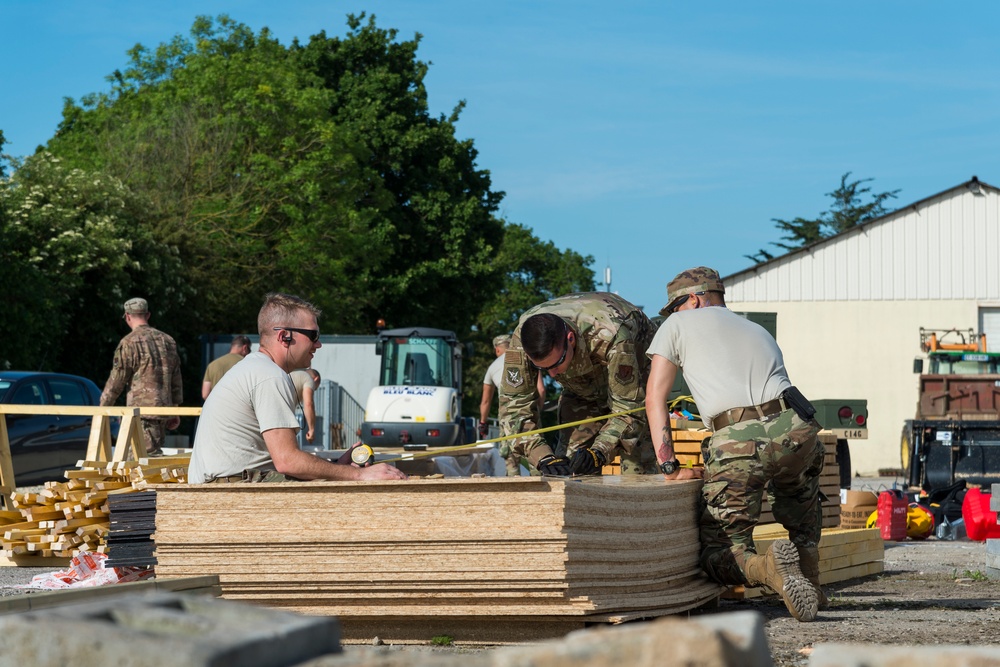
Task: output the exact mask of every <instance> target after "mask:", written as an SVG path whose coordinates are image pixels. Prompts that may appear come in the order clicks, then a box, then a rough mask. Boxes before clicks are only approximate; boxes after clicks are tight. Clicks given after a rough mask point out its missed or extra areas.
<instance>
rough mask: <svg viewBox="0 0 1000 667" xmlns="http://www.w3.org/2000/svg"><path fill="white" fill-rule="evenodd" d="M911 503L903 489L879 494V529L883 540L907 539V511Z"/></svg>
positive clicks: (898, 540)
mask: <svg viewBox="0 0 1000 667" xmlns="http://www.w3.org/2000/svg"><path fill="white" fill-rule="evenodd" d="M908 508H909V503H908V502H907V501H906V496H904V495H903V493H902V492H901V491H883V492H882V493H880V494H878V530H879V534H880V535H881V536H882V539H883V540H892V541H894V542H901V541H903V540H905V539H906V512H907V509H908Z"/></svg>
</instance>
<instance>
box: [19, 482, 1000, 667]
mask: <svg viewBox="0 0 1000 667" xmlns="http://www.w3.org/2000/svg"><path fill="white" fill-rule="evenodd" d="M893 481H895V480H893V479H892V478H873V479H865V480H860V479H859V480H855V483H854V488H855V489H865V488H868V489H871V490H877V489H879V488H887V487H890V486H892V483H893ZM985 563H986V545H985V543H983V542H971V541H969V540H960V541H939V540H936V539H933V538H932V539H929V540H926V541H920V542H915V541H906V542H900V543H891V542H890V543H886V551H885V572H884V573H883V574H881V575H876V576H871V577H866V578H863V579H855V580H852V581H849V582H840V583H836V584H832V585H830V586H828V587H827V588H826V590H827V595H828V596H829V597H830V599H831V608H830V609H829V610H828V611H825V612H821V613H820V616H819V618H818V619H817V620H816V621H815V622H813V623H798V622H796V621H795V620H794V619H792V618H791V617H790V616H789V615H788V613H787V611H786V610H785V608H784V606H783V605H782V604H781V601H780V599H778V598H773V597H771V598H757V599H753V600H749V601H746V602H741V601H732V600H723V601H722V602H721V603H720V606H719V608H718V609H717V610H713V611H711V612H708V613H722V612H727V611H736V610H754V611H758V612H760V613H761V614H763V615H764V616H765V618H766V619H767V623H766V630H767V635H768V642H769V643H770V646H771V651H772V655H773V656H774V658H775V664H776V665H778V666H779V667H791V666H793V665H794V666H799V665H806V664H807V663H808V656H809V652H810V651H811V648H812V647H813V646H814V645H815V644H818V643H827V642H847V643H877V644H918V645H926V644H973V645H978V644H994V645H1000V632H998V629H1000V581H995V580H992V579H989V578H987V577H986V576H985V574H984V573H985V570H986V567H985ZM53 569H54V568H17V567H0V596H8V595H24V594H30V592H26V591H24V590H23V589H17V588H10V586H14V585H17V584H23V583H27V582H28V581H30V579H31V577H32V576H34V575H35V574H40V573H44V572H51V571H52V570H53ZM998 650H1000V646H998Z"/></svg>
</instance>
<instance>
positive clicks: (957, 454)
mask: <svg viewBox="0 0 1000 667" xmlns="http://www.w3.org/2000/svg"><path fill="white" fill-rule="evenodd" d="M920 348H921V350H922V351H923V352H925V353H926V354H927V362H928V371H929V372H928V373H926V374H925V373H924V372H923V371H924V364H923V359H919V358H918V359H916V360H915V361H914V365H913V371H914V372H915V373H919V374H920V381H919V392H918V398H917V411H916V418H915V419H912V420H907V421H906V422H905V423H904V424H903V433H902V437H901V439H900V454H901V460H902V465H903V471H904V474H905V476H906V481H907V484H908V485H909V486H910V487H915V488H921V489H923V490H925V491H927V492H931V491H934V490H936V489H941V488H944V487H947V486H950V485H952V484H954V483H955V482H957V481H960V480H965V481H966V482H967V483H969V484H975V485H985V486H989V485H990V484H993V483H996V482H1000V352H988V351H987V347H986V336H985V335H984V334H977V333H975V332H974V331H973V330H971V329H970V330H965V331H960V330H957V329H949V330H941V329H920Z"/></svg>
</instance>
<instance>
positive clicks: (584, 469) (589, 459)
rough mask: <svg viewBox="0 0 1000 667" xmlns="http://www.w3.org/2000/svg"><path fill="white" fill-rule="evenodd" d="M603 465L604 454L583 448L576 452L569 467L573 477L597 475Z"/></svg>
mask: <svg viewBox="0 0 1000 667" xmlns="http://www.w3.org/2000/svg"><path fill="white" fill-rule="evenodd" d="M604 463H605V460H604V454H601V453H600V452H599V451H597V450H595V449H589V448H583V449H578V450H576V453H574V454H573V458H572V459H570V462H569V465H570V467H571V468H572V469H573V474H574V475H599V474H601V468H603V467H604Z"/></svg>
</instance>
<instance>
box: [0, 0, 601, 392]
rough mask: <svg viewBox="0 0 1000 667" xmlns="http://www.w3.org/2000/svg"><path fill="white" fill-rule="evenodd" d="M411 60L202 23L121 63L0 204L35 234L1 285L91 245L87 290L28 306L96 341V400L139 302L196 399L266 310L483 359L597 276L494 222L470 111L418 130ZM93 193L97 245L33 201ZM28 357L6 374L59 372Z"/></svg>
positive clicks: (83, 220)
mask: <svg viewBox="0 0 1000 667" xmlns="http://www.w3.org/2000/svg"><path fill="white" fill-rule="evenodd" d="M419 42H420V36H419V35H416V36H415V37H414V39H412V40H402V41H401V40H398V39H397V33H396V31H395V30H386V29H382V28H379V27H378V26H377V25H376V23H375V18H374V17H370V18H366V16H365V15H364V14H361V15H359V16H350V17H349V18H348V32H347V34H346V35H345V36H343V37H328V36H327V35H326V34H325V33H324V32H320V33H318V34H316V35H314V36H312V37H310V38H309V39H308V40H307V41H304V42H302V43H300V42H299V41H294V42H293V43H292V44H291V45H290V46H288V47H286V46H283V45H282V44H280V43H279V42H278V41H277V40H276V39H274V37H273V36H272V35H271V33H270V32H269V31H268V30H267V29H263V30H261V31H260V32H259V33H254V32H253V31H252V30H250V29H249V28H248V27H247V26H245V25H243V24H240V23H238V22H236V21H233V20H232V19H230V18H228V17H227V16H220V17H218V18H217V19H211V18H208V17H199V18H198V19H197V20H196V21H195V22H194V24H193V26H192V28H191V32H190V35H189V36H187V37H185V36H177V37H174V38H173V39H172V40H170V41H168V42H166V43H163V44H160V45H158V46H156V47H155V48H148V47H145V46H143V45H141V44H140V45H136V46H135V47H134V48H133V49H131V50H130V51H129V52H128V62H127V64H126V66H125V67H123V68H121V69H119V70H116V71H115V72H113V73H112V74H111V76H109V77H108V82H109V84H110V88H109V90H108V91H106V92H100V93H93V94H90V95H87V96H85V97H84V98H82V99H81V100H80V101H79V103H78V102H76V101H74V100H72V99H67V100H66V101H65V105H64V109H63V119H62V122H61V123H60V125H59V128H58V130H57V132H56V135H55V136H54V137H53V138H52V139H51V140H50V141H49V142H48V144H47V146H46V151H47V154H45V155H42V154H39V155H37V156H34V157H33V158H31V159H30V160H29V161H27V162H25V163H24V164H21V165H18V167H17V171H16V177H15V178H13V179H7V180H6V181H5V182H4V184H5V194H4V196H5V197H6V198H7V199H8V200H9V204H10V206H8V208H7V210H8V211H13V210H17V209H18V207H21V206H23V205H24V203H25V202H30V203H31V206H29V210H30V211H31V215H30V216H29V218H28V219H29V220H30V223H31V225H32V227H31V229H30V230H25V229H21V228H16V229H15V228H14V227H13V226H12V225H9V224H6V223H5V225H6V226H5V228H4V229H5V232H4V233H5V234H6V233H8V232H9V233H11V234H12V235H13V236H15V237H16V239H15V240H16V243H12V244H11V245H10V246H9V247H10V248H11V250H10V251H9V252H8V253H7V254H11V262H10V266H11V267H14V266H17V267H21V268H18V269H17V270H21V269H23V270H25V271H29V270H30V271H47V270H49V269H48V268H47V267H48V263H47V262H40V261H37V260H36V259H35V258H37V257H40V255H39V254H38V252H37V249H36V248H35V245H37V244H38V243H41V242H43V241H46V239H48V240H54V239H55V238H56V236H55V235H57V234H58V233H59V230H62V229H86V230H87V231H86V232H85V233H84V236H85V237H86V239H87V240H86V244H89V245H87V246H86V248H85V250H86V252H83V253H82V254H79V253H78V256H80V257H88V258H90V260H91V263H90V264H88V265H87V266H86V267H85V269H84V270H83V271H82V273H81V274H80V275H81V276H84V277H85V278H82V279H81V280H83V284H84V285H90V284H91V283H92V284H93V285H98V286H99V287H100V289H90V290H88V289H84V288H82V287H79V285H78V284H77V283H74V282H73V279H70V278H65V279H62V282H60V280H56V281H55V282H53V283H50V285H51V286H52V287H51V293H50V291H49V287H46V286H45V285H42V286H40V287H37V289H39V290H42V291H43V292H44V294H43V293H40V294H38V295H36V298H38V299H42V301H43V302H45V303H51V308H50V309H49V310H47V311H46V312H54V311H55V310H56V309H57V306H59V305H60V304H61V305H62V306H63V307H65V308H66V310H65V312H66V313H67V315H66V318H67V319H66V320H65V321H61V322H63V324H62V325H61V326H67V327H69V326H75V325H71V323H72V322H78V321H82V320H83V319H85V318H84V316H86V319H87V320H90V321H100V322H102V323H103V324H102V325H101V326H103V329H101V330H100V331H96V330H95V332H94V333H95V338H94V339H92V340H88V346H90V349H92V351H93V354H90V355H88V356H89V357H91V358H93V359H95V360H97V362H96V363H99V364H100V365H101V367H102V370H101V371H100V372H95V373H92V374H91V375H92V376H93V377H94V378H95V379H98V380H100V379H103V377H104V376H106V374H107V366H108V364H109V363H110V361H109V360H110V355H111V350H110V348H108V349H106V350H105V349H98V347H94V346H95V345H98V344H103V343H97V342H95V341H107V343H106V344H107V345H108V346H112V347H113V343H114V342H115V341H117V339H118V338H119V337H120V335H121V333H122V331H121V329H120V326H116V325H118V324H120V323H119V321H118V316H119V310H120V304H121V301H122V297H123V296H126V295H127V296H135V295H140V294H141V295H142V296H146V297H147V298H149V299H150V303H151V306H153V305H154V304H155V309H156V313H154V315H156V314H159V318H158V319H157V320H155V321H154V325H157V324H158V325H159V326H161V327H162V328H164V329H165V330H166V331H168V333H171V334H172V335H173V336H174V337H175V338H176V339H177V340H178V342H179V343H180V344H181V346H182V347H186V348H187V357H188V362H189V365H187V366H185V370H184V373H185V378H186V380H187V381H188V385H187V386H188V387H189V388H190V387H193V386H194V384H195V382H196V381H197V380H198V379H199V374H200V370H201V369H200V358H199V355H198V354H197V337H198V334H201V333H221V332H227V333H232V332H246V331H248V330H251V331H252V329H253V327H254V325H255V322H256V314H257V309H258V308H259V304H260V301H261V298H262V296H263V294H264V293H266V292H268V291H274V290H282V291H288V292H292V293H295V294H300V295H302V296H304V297H306V298H309V299H310V300H312V301H313V302H315V303H316V304H317V305H318V306H319V307H321V308H322V309H323V310H324V316H323V319H322V326H323V328H324V331H328V332H329V331H333V332H337V333H371V332H372V331H373V328H374V327H373V324H374V322H375V321H376V320H377V319H378V318H384V319H385V320H386V321H387V322H388V323H389V324H390V326H407V325H417V326H435V327H441V328H447V329H453V330H455V331H456V332H458V333H459V335H460V336H461V337H463V338H468V337H469V335H470V332H475V333H474V335H475V336H481V337H482V338H483V339H484V340H488V339H489V338H490V337H492V335H495V333H499V331H496V332H494V331H493V330H494V329H496V328H498V327H499V326H501V324H502V327H503V330H505V331H506V330H509V328H512V326H513V324H512V323H513V322H514V321H516V317H517V315H518V314H519V313H520V312H523V310H524V309H526V308H528V307H530V306H532V305H534V304H535V303H538V302H539V301H542V300H544V299H546V298H549V297H550V296H553V295H556V294H559V293H562V292H565V291H578V290H586V289H592V288H593V274H592V272H591V270H590V269H589V268H588V267H589V264H590V263H591V262H592V260H591V258H589V257H581V256H579V255H578V254H577V253H574V252H572V251H569V250H566V251H562V250H559V249H558V248H556V247H555V246H554V245H553V244H551V243H543V242H541V241H540V240H539V239H537V238H536V237H535V236H533V235H532V234H531V232H530V231H529V230H527V229H525V228H523V227H521V226H519V225H514V224H510V223H507V222H505V221H503V220H502V219H500V218H499V217H498V216H497V213H496V212H497V210H498V207H499V204H500V202H501V200H502V198H503V193H502V192H499V191H494V190H493V189H492V185H491V180H490V175H489V172H488V171H487V170H485V169H482V168H480V167H479V166H478V165H477V162H476V161H477V158H478V154H477V151H476V149H475V146H474V144H473V142H472V140H471V139H460V138H458V137H457V135H456V123H457V121H458V119H459V115H460V113H461V110H462V108H463V106H464V102H462V101H459V102H458V103H457V104H456V105H455V108H454V110H453V111H452V112H451V113H450V114H448V115H444V114H442V115H439V116H433V115H431V114H430V113H429V111H428V104H427V91H426V88H425V86H424V77H425V75H426V73H427V71H428V65H427V64H426V63H424V62H422V61H420V60H419V59H418V58H417V48H418V46H419ZM90 182H92V183H94V185H93V186H87V188H85V189H84V190H83V191H82V193H81V194H79V196H81V197H83V198H84V199H86V201H87V202H88V205H89V206H90V207H91V208H95V207H97V204H98V202H99V201H101V200H102V199H101V198H102V196H105V195H106V205H107V207H108V208H109V210H107V211H104V210H103V209H101V210H99V211H98V212H96V213H95V214H94V215H98V214H104V215H107V216H112V211H111V210H110V209H113V211H114V215H113V216H112V218H113V220H112V222H107V223H105V225H106V227H105V228H102V229H105V231H104V232H103V233H102V234H96V233H95V232H92V231H90V227H88V226H87V225H88V224H93V223H91V222H88V220H90V219H89V218H87V217H86V216H85V215H83V213H82V212H81V210H87V209H86V207H84V209H74V208H72V207H71V206H70V204H69V203H67V202H61V201H60V202H58V205H54V208H53V209H46V210H45V212H44V213H43V212H42V211H41V210H40V209H36V207H35V203H36V202H41V201H42V200H40V199H37V196H36V195H30V196H29V193H32V192H35V190H33V189H32V188H35V187H42V188H43V191H45V192H47V193H48V194H47V195H46V196H47V197H49V199H51V200H52V201H53V202H56V200H58V196H57V194H58V193H57V191H58V190H59V189H60V188H63V187H66V188H69V187H74V188H77V191H79V189H80V188H82V187H83V185H82V184H83V183H90ZM102 193H104V194H103V195H102ZM45 201H48V200H45ZM111 202H121V204H120V205H118V204H114V205H112V203H111ZM43 205H44V204H41V203H39V204H38V206H43ZM116 207H117V208H116ZM56 212H58V213H56ZM0 213H2V209H0ZM51 216H58V217H59V218H60V220H59V221H58V223H56V222H55V221H47V220H48V218H49V217H51ZM102 219H103V218H102ZM19 220H20V218H19ZM19 224H24V223H19ZM46 225H48V227H46ZM91 235H93V236H94V237H93V238H90V237H91ZM77 242H78V243H83V241H77ZM60 243H67V241H65V240H63V241H60ZM7 247H8V246H7V244H6V243H5V244H4V249H5V250H4V251H5V252H7V250H6V249H7ZM59 248H60V249H61V248H62V246H60V247H59ZM52 253H54V254H55V255H56V256H61V255H59V253H58V252H56V250H55V249H53V250H51V252H50V254H52ZM142 253H146V254H142ZM63 254H66V253H63ZM74 256H77V255H74ZM5 258H6V255H5ZM81 261H82V260H81ZM157 261H158V262H159V263H157ZM18 262H20V263H21V264H18ZM5 263H6V262H5ZM22 265H23V266H22ZM13 270H14V269H11V271H13ZM11 275H14V274H11ZM50 277H51V278H53V279H54V278H56V277H58V276H50ZM88 281H90V282H88ZM64 282H65V283H66V284H63V283H64ZM78 282H79V281H78ZM78 288H79V289H78ZM31 289H36V288H35V287H32V288H31ZM144 290H145V291H144ZM73 295H85V296H78V297H74V296H73ZM84 298H85V299H87V301H86V303H84V302H83V301H81V299H84ZM26 302H30V301H26ZM85 306H86V308H88V310H84V307H85ZM167 314H169V323H168V320H167V318H166V317H164V316H165V315H167ZM23 316H24V317H30V316H31V315H30V313H27V312H25V313H24V315H23ZM43 319H44V318H43ZM94 326H95V327H97V326H98V325H96V324H95V325H94ZM67 330H72V329H67ZM39 355H43V351H42V350H41V349H40V348H39V349H38V350H35V351H34V352H31V353H26V356H25V357H24V359H23V360H20V361H18V362H17V363H19V364H20V365H23V366H26V367H41V366H47V367H51V366H50V364H51V363H52V362H51V358H52V357H51V355H50V356H48V357H45V356H41V357H40V356H39ZM12 363H13V362H12ZM59 370H65V368H59ZM477 393H478V392H477ZM186 394H188V395H190V396H194V395H196V394H197V392H196V390H195V391H190V390H189V391H187V392H186Z"/></svg>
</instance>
